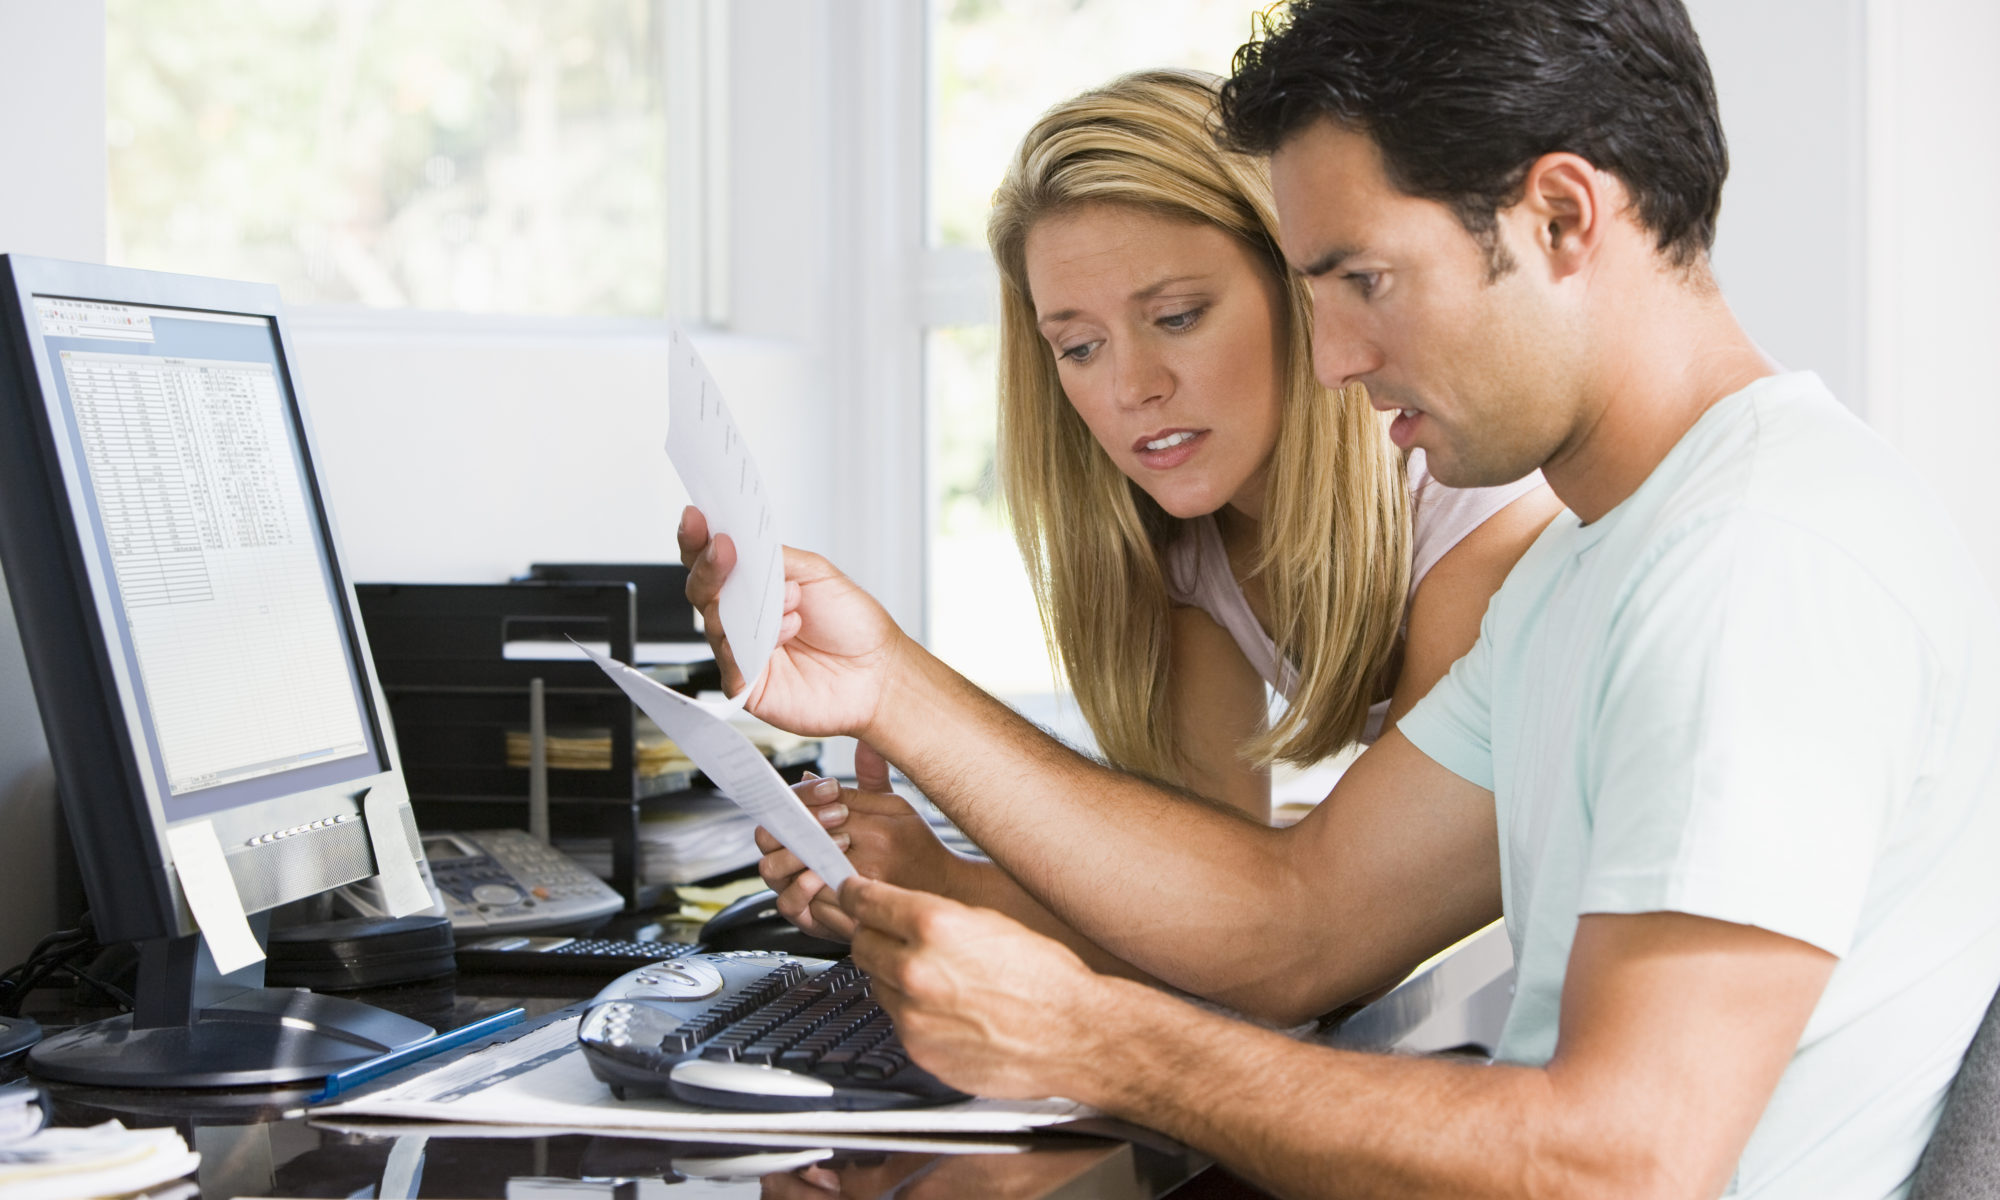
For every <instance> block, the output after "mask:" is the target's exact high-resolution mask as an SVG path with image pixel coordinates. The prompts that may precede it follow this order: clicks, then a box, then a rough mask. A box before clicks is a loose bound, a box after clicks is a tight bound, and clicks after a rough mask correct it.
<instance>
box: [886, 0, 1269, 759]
mask: <svg viewBox="0 0 2000 1200" xmlns="http://www.w3.org/2000/svg"><path fill="white" fill-rule="evenodd" d="M1264 7H1265V5H1264V4H1250V3H1245V2H1244V0H1008V2H1006V3H1000V2H999V0H931V8H930V28H929V49H930V69H931V100H930V105H931V121H930V140H929V153H928V160H929V161H928V164H927V168H928V170H927V174H928V190H929V205H928V207H929V237H928V242H929V245H930V247H931V248H930V250H929V251H928V252H927V259H928V261H927V263H926V271H925V284H926V288H925V291H926V301H927V303H926V305H925V321H926V322H927V324H928V326H929V327H928V329H927V330H926V333H925V339H924V349H925V389H926V392H927V398H926V404H927V411H928V415H929V420H928V422H927V424H928V428H929V440H930V471H929V487H930V510H931V515H930V525H929V528H930V554H929V560H928V573H929V580H928V589H927V594H928V609H929V626H928V627H929V633H930V638H929V640H930V646H931V649H932V651H933V652H935V653H936V654H938V655H939V657H941V658H943V659H944V660H945V661H947V662H949V663H951V664H952V665H953V666H954V667H956V668H958V669H959V670H960V671H962V672H963V673H964V674H966V675H967V676H968V677H970V678H971V679H972V680H974V681H975V682H977V683H979V684H980V685H981V686H983V687H985V688H986V689H987V690H989V691H991V692H994V693H995V694H997V695H1000V696H1003V697H1005V698H1006V699H1007V700H1009V702H1011V703H1013V704H1015V705H1016V706H1017V707H1019V708H1021V709H1022V710H1023V711H1024V712H1026V713H1028V714H1029V715H1030V716H1032V717H1033V718H1035V719H1036V720H1039V721H1042V722H1044V723H1048V724H1053V725H1054V726H1055V727H1056V728H1057V729H1058V731H1059V732H1061V733H1062V734H1063V735H1064V736H1067V737H1071V738H1072V739H1078V740H1081V739H1083V738H1085V737H1086V736H1087V734H1086V732H1085V730H1084V728H1083V726H1082V724H1081V722H1080V720H1078V719H1077V718H1076V716H1075V714H1074V710H1073V709H1066V707H1065V706H1063V705H1061V704H1059V703H1058V702H1057V694H1058V691H1059V689H1058V686H1057V681H1056V680H1055V679H1054V678H1053V676H1052V673H1051V671H1050V667H1049V659H1048V651H1047V649H1046V648H1045V643H1044V641H1043V638H1042V631H1041V625H1040V622H1039V619H1038V618H1037V616H1036V613H1035V604H1034V599H1033V596H1032V595H1031V594H1030V592H1029V589H1028V583H1027V576H1026V574H1025V572H1024V571H1023V570H1022V567H1021V560H1020V555H1019V552H1018V551H1017V550H1016V549H1015V547H1014V541H1013V537H1012V535H1011V533H1010V532H1009V531H1008V527H1007V523H1006V517H1005V513H1004V512H1003V510H1002V506H1001V503H1000V498H999V496H998V494H997V491H996V489H995V486H994V482H995V481H994V473H993V468H994V440H993V435H994V421H995V408H994V370H995V365H996V364H995V355H996V351H997V348H998V347H997V343H998V330H997V327H996V326H995V325H994V323H993V322H994V314H993V311H992V305H993V297H994V294H995V292H996V289H997V287H998V284H997V282H996V279H995V276H994V273H993V266H992V262H991V260H990V258H988V256H987V255H986V250H985V246H986V215H987V211H988V206H989V199H990V197H991V196H992V193H993V189H994V187H995V186H996V185H997V184H998V183H999V180H1000V176H1001V174H1002V173H1003V172H1004V171H1005V170H1006V167H1007V163H1008V161H1009V159H1010V158H1011V157H1012V156H1013V153H1014V148H1015V147H1016V145H1018V144H1019V142H1020V139H1021V136H1022V135H1023V134H1025V133H1026V132H1027V131H1028V127H1029V126H1030V125H1032V124H1033V123H1034V120H1035V118H1036V117H1037V116H1038V115H1039V114H1040V113H1041V112H1042V111H1043V110H1045V109H1047V108H1048V107H1049V106H1050V105H1052V104H1055V103H1057V102H1059V101H1061V100H1065V99H1067V98H1069V97H1070V96H1073V95H1075V94H1076V93H1078V92H1081V91H1083V90H1085V89H1086V88H1090V87H1094V86H1096V85H1098V84H1101V83H1104V82H1107V81H1108V80H1110V79H1111V78H1112V77H1114V76H1116V75H1120V74H1123V73H1124V72H1127V71H1134V70H1139V69H1142V68H1146V67H1192V68H1196V69H1199V70H1205V71H1211V72H1214V73H1216V74H1218V75H1223V74H1227V73H1228V71H1229V62H1230V59H1231V57H1232V56H1233V55H1234V54H1235V51H1236V48H1237V46H1239V45H1241V44H1242V43H1243V42H1245V41H1247V40H1248V39H1249V36H1250V32H1251V16H1252V14H1253V13H1255V12H1257V11H1260V10H1261V9H1262V8H1264Z"/></svg>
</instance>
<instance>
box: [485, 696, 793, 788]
mask: <svg viewBox="0 0 2000 1200" xmlns="http://www.w3.org/2000/svg"><path fill="white" fill-rule="evenodd" d="M729 724H730V725H731V726H732V727H734V728H735V729H736V730H737V731H738V732H740V733H742V734H743V736H744V737H747V738H749V739H750V744H751V745H753V746H755V747H757V749H759V750H761V751H763V753H764V757H766V758H768V759H771V760H772V761H774V762H776V763H777V764H778V765H780V766H792V765H794V764H797V763H800V762H811V761H812V760H814V759H816V758H818V757H819V743H818V742H817V741H814V740H812V739H810V738H802V737H800V736H799V735H797V734H795V733H786V732H785V731H784V730H782V729H779V728H778V727H777V726H775V725H766V724H765V723H764V722H762V721H759V720H758V719H757V718H755V717H753V716H750V715H749V714H748V713H741V712H739V713H734V714H732V715H731V716H730V718H729ZM632 736H633V743H632V752H633V758H635V759H636V760H637V763H636V765H637V767H638V770H639V775H640V777H641V778H643V779H650V778H653V777H654V776H658V775H665V774H668V773H669V772H673V771H692V770H695V769H696V768H695V763H694V760H693V759H691V758H689V757H688V756H687V755H686V754H684V753H683V752H682V751H681V748H680V747H679V746H677V745H675V744H674V740H673V739H672V738H670V737H668V736H667V735H666V734H664V733H662V732H660V727H659V726H658V725H656V724H654V723H653V721H652V719H651V718H650V717H646V716H643V715H642V716H639V717H637V718H635V719H634V727H633V731H632ZM548 756H549V758H548V761H549V770H551V771H609V770H610V769H611V731H610V730H609V729H584V730H569V731H566V732H564V733H560V734H557V733H551V734H550V735H549V737H548ZM528 758H529V743H528V731H527V730H525V729H510V730H508V731H507V765H508V766H510V767H523V768H525V767H526V766H527V765H528Z"/></svg>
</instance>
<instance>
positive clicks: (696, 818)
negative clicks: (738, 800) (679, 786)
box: [556, 792, 758, 884]
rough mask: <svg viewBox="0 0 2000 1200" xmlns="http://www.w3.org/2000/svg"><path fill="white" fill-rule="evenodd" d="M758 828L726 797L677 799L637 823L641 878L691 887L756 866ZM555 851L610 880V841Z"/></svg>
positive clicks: (565, 843)
mask: <svg viewBox="0 0 2000 1200" xmlns="http://www.w3.org/2000/svg"><path fill="white" fill-rule="evenodd" d="M756 828H757V822H756V821H754V820H752V819H751V818H750V816H749V815H748V814H746V813H745V812H744V811H743V810H742V809H740V808H738V807H736V806H735V805H734V804H731V803H730V802H729V799H728V797H726V796H722V795H718V794H716V793H714V792H691V793H688V794H686V795H684V796H676V797H674V800H673V805H672V807H671V808H666V809H663V810H661V811H656V812H650V813H648V814H647V815H646V817H645V819H644V820H643V821H641V822H640V823H639V858H640V866H639V877H640V879H641V881H643V882H645V883H649V884H681V883H693V882H695V881H696V880H698V879H707V878H709V877H710V876H712V875H720V874H722V873H723V872H724V871H734V870H737V869H738V868H741V867H747V866H749V865H750V864H751V863H754V862H756V861H757V856H758V852H757V843H756V840H755V839H754V838H753V837H752V836H751V834H752V831H753V830H755V829H756ZM556 848H557V849H559V850H561V851H562V852H563V853H565V854H567V855H569V856H570V857H571V858H574V859H575V860H576V861H577V863H578V864H579V865H581V866H582V867H583V868H584V869H585V870H586V871H594V872H596V873H597V874H598V875H601V876H604V877H605V878H609V877H610V875H611V839H610V838H559V839H557V841H556Z"/></svg>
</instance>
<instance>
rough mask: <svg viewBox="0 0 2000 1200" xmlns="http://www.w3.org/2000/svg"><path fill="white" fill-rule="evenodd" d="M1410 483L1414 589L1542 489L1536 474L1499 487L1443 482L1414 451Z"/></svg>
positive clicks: (1411, 555) (1411, 558)
mask: <svg viewBox="0 0 2000 1200" xmlns="http://www.w3.org/2000/svg"><path fill="white" fill-rule="evenodd" d="M1405 469H1406V470H1407V472H1408V475H1409V485H1410V590H1411V591H1413V592H1414V591H1415V590H1416V586H1417V582H1418V581H1419V580H1421V579H1422V578H1423V577H1424V575H1425V574H1426V573H1428V572H1429V570H1430V569H1431V568H1432V567H1434V566H1436V565H1437V562H1438V560H1439V559H1441V558H1443V557H1444V556H1445V555H1446V554H1447V553H1449V552H1450V550H1451V548H1452V547H1453V546H1456V545H1458V544H1459V543H1460V542H1461V541H1464V540H1465V536H1466V535H1467V534H1469V533H1471V532H1472V531H1473V530H1475V529H1477V528H1479V527H1480V526H1481V525H1483V524H1485V523H1486V520H1487V518H1489V517H1491V516H1492V515H1493V514H1494V513H1497V512H1499V511H1500V510H1501V509H1503V508H1505V507H1507V506H1508V505H1509V504H1512V503H1513V502H1514V501H1516V500H1518V499H1520V498H1521V497H1522V496H1525V495H1527V494H1528V493H1529V492H1532V491H1534V490H1535V489H1536V488H1538V487H1540V486H1542V473H1541V472H1540V471H1533V472H1530V473H1529V474H1527V475H1525V476H1523V477H1521V478H1520V479H1517V480H1515V481H1514V482H1512V483H1503V484H1500V485H1499V486H1497V487H1474V488H1459V487H1452V486H1450V485H1449V484H1444V483H1440V482H1438V480H1437V479H1436V478H1435V477H1433V476H1432V475H1431V473H1430V471H1429V469H1428V467H1427V465H1426V464H1425V462H1424V453H1423V451H1421V450H1415V451H1412V452H1411V454H1410V459H1409V462H1408V463H1407V464H1406V468H1405Z"/></svg>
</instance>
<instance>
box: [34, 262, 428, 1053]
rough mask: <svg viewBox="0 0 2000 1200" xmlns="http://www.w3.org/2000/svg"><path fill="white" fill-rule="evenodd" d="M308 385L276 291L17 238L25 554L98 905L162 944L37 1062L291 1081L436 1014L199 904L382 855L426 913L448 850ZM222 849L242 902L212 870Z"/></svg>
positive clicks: (58, 751)
mask: <svg viewBox="0 0 2000 1200" xmlns="http://www.w3.org/2000/svg"><path fill="white" fill-rule="evenodd" d="M296 385H297V372H296V367H295V364H294V360H293V357H292V355H291V354H290V352H289V348H288V346H287V344H286V336H285V325H284V320H283V318H282V316H281V313H280V305H279V300H278V294H277V289H275V288H272V287H267V286H261V285H254V284H244V283H231V282H224V281H220V280H210V279H197V278H191V277H187V276H179V275H167V274H160V273H155V272H148V271H135V270H126V269H119V268H112V267H104V266H96V265H86V264H80V263H67V262H57V261H52V260H47V259H36V258H28V257H23V256H20V255H0V565H4V567H5V570H6V578H7V584H8V591H9V592H10V593H11V595H12V598H13V604H14V611H15V615H16V618H17V620H18V624H19V626H20V632H21V641H22V649H23V651H24V652H25V656H26V658H27V661H28V667H29V673H30V676H31V677H32V679H33V682H34V687H35V694H36V698H37V703H38V705H39V707H40V710H41V716H42V724H43V727H44V729H45V731H46V733H47V736H48V743H49V750H50V755H51V757H52V759H53V760H54V766H55V772H56V779H57V786H58V788H59V790H60V792H61V796H62V804H63V811H64V814H65V816H66V817H67V819H68V824H69V829H70V833H71V839H72V841H73V843H74V845H75V849H76V856H77V860H78V866H79V868H80V871H81V875H82V882H83V887H84V891H85V894H86V897H87V899H88V902H89V905H90V914H91V918H92V921H93V923H94V926H95V929H96V931H97V934H98V936H99V938H100V939H101V940H104V941H107V942H110V941H125V940H133V941H137V942H138V943H139V944H140V959H141V965H140V979H139V989H138V991H137V993H136V999H137V1001H138V1003H137V1006H136V1011H135V1012H134V1014H133V1015H132V1016H130V1017H123V1018H118V1019H117V1020H115V1021H113V1022H108V1023H99V1025H97V1026H91V1027H86V1028H84V1029H83V1030H80V1031H76V1032H73V1033H71V1034H67V1035H63V1036H61V1037H58V1038H54V1039H50V1040H49V1041H46V1042H44V1043H43V1044H42V1045H41V1046H38V1047H37V1048H36V1050H35V1052H34V1054H35V1057H34V1058H33V1060H32V1064H33V1067H34V1069H35V1070H36V1071H37V1073H40V1074H44V1075H48V1076H50V1077H54V1078H59V1079H67V1080H72V1081H75V1082H83V1083H100V1084H118V1085H126V1086H132V1085H164V1086H200V1085H207V1084H224V1085H235V1084H253V1083H255V1084H262V1083H278V1082H283V1081H286V1080H297V1079H306V1078H310V1077H312V1076H314V1075H325V1074H327V1073H328V1072H329V1071H330V1070H333V1069H338V1067H340V1066H342V1065H345V1064H348V1063H351V1062H354V1061H357V1060H360V1059H364V1058H367V1057H369V1056H371V1055H373V1054H376V1053H380V1052H382V1051H384V1050H387V1049H392V1048H395V1047H397V1046H401V1045H405V1044H408V1043H410V1042H412V1041H415V1040H420V1039H421V1038H423V1037H426V1036H429V1035H430V1033H431V1032H432V1031H431V1030H430V1028H429V1027H428V1026H424V1025H421V1024H418V1023H417V1022H414V1021H409V1020H407V1019H406V1018H402V1017H398V1016H395V1015H393V1014H390V1013H386V1012H383V1011H381V1010H379V1009H375V1008H371V1007H368V1006H366V1005H360V1004H355V1003H353V1002H351V1001H346V1000H341V999H337V998H332V997H321V996H313V995H311V994H308V993H302V992H295V991H290V990H284V991H273V990H266V989H263V988H262V987H261V985H262V983H263V977H262V963H261V962H259V963H256V964H254V965H253V966H250V967H246V968H241V969H237V970H234V971H232V972H231V973H229V974H227V975H224V974H222V972H220V971H219V970H218V969H217V968H216V966H215V962H216V959H215V957H214V955H213V954H212V953H211V951H210V950H209V949H208V947H207V945H206V944H205V942H204V940H203V938H202V936H201V929H200V928H199V926H198V923H197V916H196V914H197V912H199V911H200V910H201V909H202V906H203V903H204V902H207V903H215V902H216V901H215V897H216V896H217V895H220V896H221V897H222V903H223V905H224V907H227V906H228V905H230V904H238V905H240V907H241V910H242V912H243V913H244V914H246V915H247V914H265V913H268V912H269V910H271V909H273V908H275V907H276V906H278V905H281V904H285V903H287V902H289V901H293V900H298V899H302V898H306V897H311V896H315V895H318V894H319V893H322V892H325V891H327V890H329V889H332V888H337V887H339V886H341V885H343V884H348V883H353V882H357V881H360V880H363V879H367V878H369V877H370V876H374V875H377V874H378V867H379V868H380V874H381V876H382V878H383V880H384V882H385V883H395V884H396V885H398V886H397V887H395V888H385V890H390V891H393V892H395V893H397V894H399V895H401V896H403V897H405V898H406V899H405V900H404V901H402V902H401V904H400V905H399V907H400V908H402V909H408V908H410V907H411V906H412V904H413V903H414V902H413V901H412V900H410V899H408V897H410V895H411V892H410V888H409V883H410V881H411V880H412V879H413V878H416V875H415V873H416V872H419V871H421V868H422V851H421V849H420V846H419V843H418V840H417V836H416V824H415V821H414V819H413V818H412V817H411V815H410V807H409V799H408V795H407V792H406V790H405V788H404V786H403V782H402V775H401V771H400V769H399V766H398V763H397V757H396V749H395V744H394V737H393V733H392V726H391V725H390V722H389V715H388V710H387V708H386V706H385V702H384V700H383V697H382V690H381V687H380V686H379V685H378V683H377V681H376V678H375V672H374V667H373V664H372V662H371V660H370V658H369V654H368V649H367V645H366V641H365V634H364V631H363V627H362V622H361V618H360V614H359V609H358V608H357V607H356V604H355V599H354V591H353V588H352V587H351V586H350V584H349V582H348V580H347V578H346V576H345V574H344V573H343V571H342V569H341V564H340V554H339V550H338V540H337V538H336V537H335V533H334V527H333V520H332V516H331V514H330V513H329V512H328V509H327V505H326V502H325V494H324V489H323V488H322V485H321V480H320V476H319V472H318V468H317V466H316V465H315V461H314V453H313V443H312V435H311V431H310V428H309V426H308V424H307V422H306V419H305V412H304V409H303V407H302V405H301V403H300V399H299V395H298V390H297V386H296ZM203 826H206V828H205V829H204V828H202V827H203ZM211 833H212V835H213V839H212V841H211V839H210V836H209V835H210V834H211ZM177 847H178V849H179V852H180V857H177V849H176V848H177ZM217 848H219V851H220V855H219V858H220V861H221V862H222V863H224V864H226V868H227V874H228V875H229V876H230V880H229V883H230V884H231V885H233V892H234V900H230V898H229V896H228V891H227V890H224V891H222V892H219V893H218V892H217V891H216V890H214V888H213V885H214V884H215V883H216V876H217V875H218V874H219V873H220V871H219V869H217V868H214V867H213V866H211V867H210V868H208V869H207V873H206V874H198V873H196V872H198V871H200V870H201V868H199V867H198V866H197V864H196V863H195V862H191V861H182V859H183V858H199V859H202V860H205V861H207V862H209V863H211V864H213V863H214V862H215V861H216V854H215V851H216V849H217ZM190 885H192V886H190ZM419 887H421V881H420V882H419ZM191 901H192V903H191ZM208 923H209V924H210V925H211V926H212V927H211V928H210V930H209V932H210V934H211V940H213V937H214V936H215V935H216V934H217V931H218V928H219V927H220V926H221V925H224V924H228V922H222V921H211V922H208ZM250 923H252V924H253V925H255V924H261V923H262V922H261V921H260V919H259V918H257V917H255V916H251V917H250ZM236 928H237V930H238V932H239V934H240V932H241V925H240V924H238V925H237V927H236Z"/></svg>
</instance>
